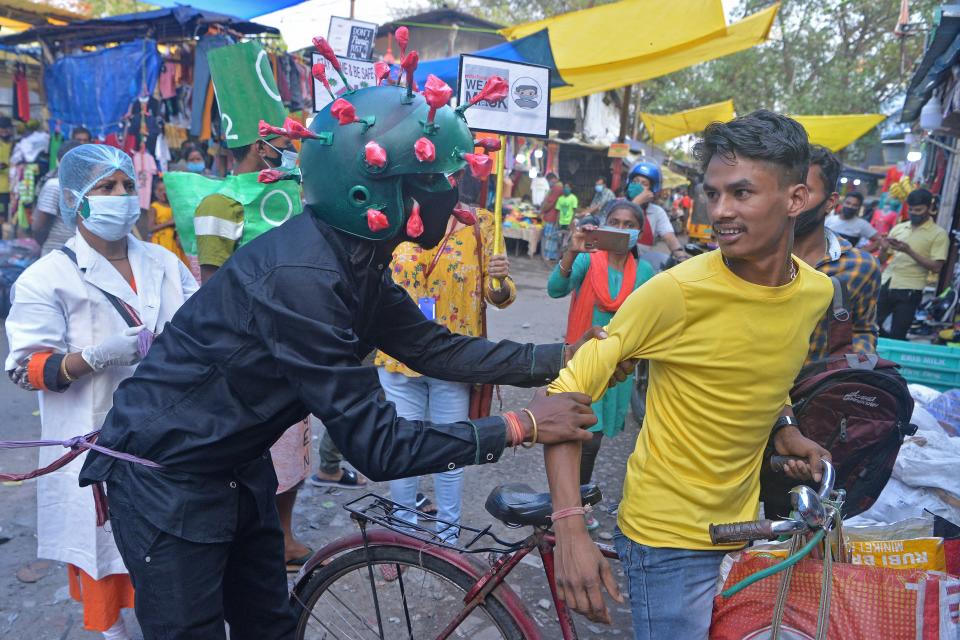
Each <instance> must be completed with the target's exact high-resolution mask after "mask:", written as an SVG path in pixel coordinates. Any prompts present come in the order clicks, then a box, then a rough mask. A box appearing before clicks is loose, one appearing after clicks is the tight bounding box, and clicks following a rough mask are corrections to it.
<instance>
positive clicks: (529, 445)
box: [521, 408, 537, 449]
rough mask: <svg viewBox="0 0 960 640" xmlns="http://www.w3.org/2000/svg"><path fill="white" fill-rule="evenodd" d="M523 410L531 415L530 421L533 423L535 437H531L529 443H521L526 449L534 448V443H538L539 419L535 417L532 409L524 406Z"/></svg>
mask: <svg viewBox="0 0 960 640" xmlns="http://www.w3.org/2000/svg"><path fill="white" fill-rule="evenodd" d="M521 411H523V412H524V413H525V414H527V416H529V417H530V422H532V423H533V437H532V438H530V442H529V443H526V442H522V443H521V445H522V446H523V448H524V449H532V448H533V445H535V444H537V419H536V418H534V417H533V412H532V411H530V409H526V408H524V409H521Z"/></svg>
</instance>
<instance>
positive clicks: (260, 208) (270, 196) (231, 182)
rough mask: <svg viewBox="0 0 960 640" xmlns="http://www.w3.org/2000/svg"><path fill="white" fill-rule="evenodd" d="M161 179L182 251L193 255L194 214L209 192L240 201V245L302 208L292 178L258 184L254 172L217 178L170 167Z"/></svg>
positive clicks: (297, 188)
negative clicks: (241, 231)
mask: <svg viewBox="0 0 960 640" xmlns="http://www.w3.org/2000/svg"><path fill="white" fill-rule="evenodd" d="M163 182H164V184H165V185H166V187H167V198H168V199H169V200H170V208H171V209H172V210H173V220H174V222H175V223H176V226H177V234H178V235H179V236H180V244H181V246H183V250H184V251H185V252H187V253H188V254H190V255H194V256H195V255H197V237H196V233H195V232H194V226H193V215H194V213H195V212H196V211H197V207H198V206H199V205H200V201H201V200H203V199H204V198H206V197H207V196H209V195H212V194H214V193H220V194H222V195H224V196H227V197H228V198H233V199H234V200H236V201H237V202H239V203H240V204H242V205H243V237H242V238H241V240H240V244H241V246H242V245H244V244H246V243H247V242H249V241H251V240H253V239H254V238H256V237H257V236H259V235H260V234H261V233H265V232H267V231H269V230H270V229H273V228H274V227H279V226H280V225H281V224H283V223H284V222H286V221H287V220H289V219H290V218H292V217H293V216H295V215H298V214H300V213H302V212H303V202H302V199H301V195H300V186H299V185H298V184H297V183H296V182H294V181H292V180H281V181H280V182H275V183H273V184H260V183H259V182H257V173H244V174H241V175H239V176H227V177H226V178H224V179H223V180H219V179H216V178H207V177H204V176H202V175H200V174H197V173H189V172H185V171H172V172H170V173H166V174H164V176H163Z"/></svg>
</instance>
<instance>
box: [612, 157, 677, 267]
mask: <svg viewBox="0 0 960 640" xmlns="http://www.w3.org/2000/svg"><path fill="white" fill-rule="evenodd" d="M662 183H663V176H662V174H661V172H660V167H658V166H657V165H655V164H654V163H652V162H638V163H637V164H635V165H633V168H631V169H630V173H629V175H628V176H627V199H628V200H630V201H631V202H633V203H634V204H635V205H637V206H639V207H640V208H641V209H643V213H644V215H645V216H646V222H645V224H644V228H642V229H641V233H640V244H641V245H642V246H643V247H646V248H650V247H652V246H653V243H654V242H656V239H657V238H658V237H659V238H660V239H662V240H663V242H664V244H666V245H667V247H668V248H669V249H670V256H671V257H672V258H673V259H674V260H676V261H677V262H683V261H684V260H686V259H687V258H689V257H690V256H689V255H687V252H686V251H684V250H683V246H682V245H681V244H680V240H678V239H677V235H676V233H674V230H673V224H672V223H671V222H670V216H668V215H667V212H666V211H664V209H663V207H661V206H660V205H658V204H657V203H656V199H657V195H658V194H659V193H660V186H661V184H662Z"/></svg>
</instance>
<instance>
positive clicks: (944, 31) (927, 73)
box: [900, 4, 960, 123]
mask: <svg viewBox="0 0 960 640" xmlns="http://www.w3.org/2000/svg"><path fill="white" fill-rule="evenodd" d="M958 58H960V4H951V5H945V6H943V7H941V8H940V22H939V24H937V27H936V31H935V32H934V34H933V37H932V38H931V39H930V44H929V45H928V46H927V50H926V51H925V52H924V54H923V59H922V60H921V61H920V64H919V65H918V66H917V70H916V71H915V72H914V74H913V78H912V79H911V80H910V86H909V87H908V88H907V98H906V100H905V101H904V103H903V111H902V112H901V113H900V122H903V123H910V122H913V121H914V120H916V119H917V118H918V117H919V116H920V110H921V109H923V105H925V104H926V103H927V100H929V99H930V96H931V95H933V90H934V89H936V88H937V86H938V85H939V84H940V83H941V82H942V81H943V80H944V78H945V77H946V75H947V73H949V71H950V67H951V66H953V63H954V62H956V61H957V59H958Z"/></svg>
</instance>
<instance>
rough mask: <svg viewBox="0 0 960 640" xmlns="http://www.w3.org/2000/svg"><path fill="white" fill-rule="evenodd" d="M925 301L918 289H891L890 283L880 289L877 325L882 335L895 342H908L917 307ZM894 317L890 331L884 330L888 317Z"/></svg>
mask: <svg viewBox="0 0 960 640" xmlns="http://www.w3.org/2000/svg"><path fill="white" fill-rule="evenodd" d="M922 299H923V291H920V290H918V289H891V288H890V283H887V284H885V285H884V286H883V287H881V289H880V298H879V299H878V300H877V324H878V325H879V326H880V335H881V336H883V337H884V338H893V339H894V340H906V339H907V331H909V330H910V325H911V324H913V318H914V316H915V315H916V313H917V307H919V306H920V301H921V300H922ZM890 315H892V316H893V319H892V320H891V321H890V331H889V332H887V331H884V330H883V323H884V322H885V321H886V319H887V316H890Z"/></svg>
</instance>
